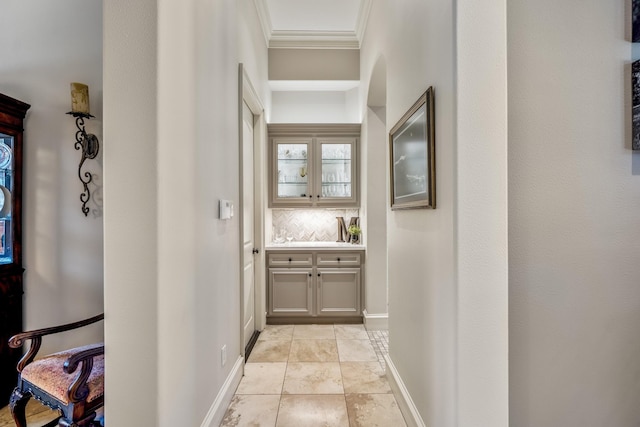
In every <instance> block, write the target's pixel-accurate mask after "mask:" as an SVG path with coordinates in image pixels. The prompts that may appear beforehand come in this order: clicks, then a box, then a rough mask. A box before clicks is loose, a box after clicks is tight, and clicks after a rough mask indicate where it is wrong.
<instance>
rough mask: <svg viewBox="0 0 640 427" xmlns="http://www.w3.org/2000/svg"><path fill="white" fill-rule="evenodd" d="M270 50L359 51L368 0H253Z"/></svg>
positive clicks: (368, 6)
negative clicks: (323, 49) (322, 49)
mask: <svg viewBox="0 0 640 427" xmlns="http://www.w3.org/2000/svg"><path fill="white" fill-rule="evenodd" d="M254 1H255V5H256V9H257V11H258V16H259V18H260V23H261V24H262V31H263V33H264V37H265V40H266V41H267V46H269V47H270V48H316V49H321V48H325V49H359V48H360V44H361V42H362V37H363V36H364V30H365V28H366V26H367V18H368V16H369V10H370V9H371V2H372V0H254Z"/></svg>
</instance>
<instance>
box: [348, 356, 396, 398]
mask: <svg viewBox="0 0 640 427" xmlns="http://www.w3.org/2000/svg"><path fill="white" fill-rule="evenodd" d="M340 368H341V370H342V384H343V386H344V392H345V393H391V388H390V387H389V382H388V381H387V378H386V376H385V373H384V369H382V367H381V366H380V363H378V362H341V363H340Z"/></svg>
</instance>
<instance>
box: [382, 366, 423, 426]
mask: <svg viewBox="0 0 640 427" xmlns="http://www.w3.org/2000/svg"><path fill="white" fill-rule="evenodd" d="M384 361H385V362H386V364H387V380H388V381H389V386H391V391H392V392H393V395H394V396H395V398H396V401H397V402H398V407H399V408H400V412H402V416H403V417H404V421H405V422H406V423H407V427H426V424H425V423H424V421H423V420H422V417H421V416H420V413H419V412H418V408H416V405H415V403H413V399H411V396H410V395H409V391H408V390H407V387H405V385H404V382H403V381H402V378H400V374H399V373H398V371H397V370H396V367H395V366H394V365H393V362H392V361H391V359H390V358H389V355H387V354H385V355H384Z"/></svg>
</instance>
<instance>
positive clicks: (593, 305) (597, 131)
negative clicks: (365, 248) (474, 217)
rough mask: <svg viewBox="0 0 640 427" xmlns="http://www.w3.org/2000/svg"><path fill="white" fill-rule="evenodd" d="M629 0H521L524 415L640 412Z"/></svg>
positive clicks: (514, 104)
mask: <svg viewBox="0 0 640 427" xmlns="http://www.w3.org/2000/svg"><path fill="white" fill-rule="evenodd" d="M630 3H631V2H622V1H616V2H602V1H598V0H587V1H577V0H573V1H564V2H556V1H551V0H541V1H537V2H530V1H526V0H513V1H509V7H508V22H509V27H508V42H509V52H508V53H509V223H510V226H509V283H510V284H509V287H510V301H509V306H510V310H509V311H510V323H509V324H510V414H511V415H510V417H511V425H513V426H518V427H534V426H536V427H537V426H548V427H559V426H569V425H571V426H574V425H581V426H603V425H608V426H637V425H638V424H639V423H640V407H639V406H638V404H637V397H638V396H639V395H640V381H639V378H640V340H639V339H638V325H640V288H639V287H638V283H639V281H640V263H639V262H638V254H639V253H640V227H638V213H639V212H640V176H639V175H640V170H639V169H638V165H640V153H632V151H631V150H630V145H631V143H630V141H631V124H630V116H631V111H630V105H631V84H630V81H631V77H630V63H631V61H632V59H638V55H637V53H638V52H635V53H636V56H635V57H633V56H632V53H633V52H632V46H631V43H630V42H628V41H627V40H629V37H628V36H629V34H630V31H629V27H630V24H629V23H630V6H629V5H630ZM634 167H635V171H634Z"/></svg>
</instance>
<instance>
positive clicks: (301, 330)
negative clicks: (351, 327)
mask: <svg viewBox="0 0 640 427" xmlns="http://www.w3.org/2000/svg"><path fill="white" fill-rule="evenodd" d="M335 338H336V334H335V332H334V331H333V325H295V327H294V328H293V339H294V340H333V339H335Z"/></svg>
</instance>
